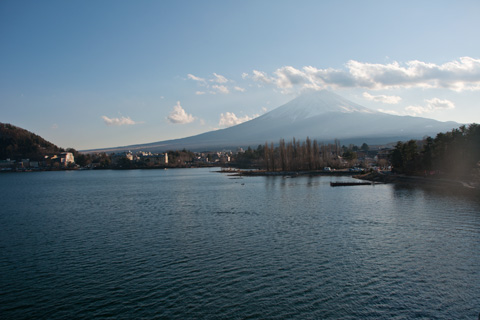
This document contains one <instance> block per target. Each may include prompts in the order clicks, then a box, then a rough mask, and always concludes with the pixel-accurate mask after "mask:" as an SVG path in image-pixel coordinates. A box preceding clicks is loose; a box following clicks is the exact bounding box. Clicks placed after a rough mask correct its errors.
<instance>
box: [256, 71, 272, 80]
mask: <svg viewBox="0 0 480 320" xmlns="http://www.w3.org/2000/svg"><path fill="white" fill-rule="evenodd" d="M252 79H253V80H254V81H259V82H263V83H271V82H272V81H273V79H271V78H269V77H268V76H267V74H266V73H265V72H262V71H258V70H253V76H252Z"/></svg>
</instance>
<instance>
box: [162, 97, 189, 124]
mask: <svg viewBox="0 0 480 320" xmlns="http://www.w3.org/2000/svg"><path fill="white" fill-rule="evenodd" d="M167 119H168V121H170V122H171V123H175V124H186V123H190V122H193V120H195V118H194V117H193V116H192V115H191V114H188V113H186V112H185V110H184V109H183V108H182V106H181V105H180V101H177V105H176V106H174V107H173V110H172V112H170V114H169V115H168V117H167Z"/></svg>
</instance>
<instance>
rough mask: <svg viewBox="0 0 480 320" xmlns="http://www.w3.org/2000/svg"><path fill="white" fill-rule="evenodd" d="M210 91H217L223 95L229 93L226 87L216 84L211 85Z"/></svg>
mask: <svg viewBox="0 0 480 320" xmlns="http://www.w3.org/2000/svg"><path fill="white" fill-rule="evenodd" d="M212 89H214V90H217V91H218V92H220V93H224V94H227V93H229V92H230V91H229V90H228V88H227V87H225V86H221V85H218V84H215V85H213V86H212Z"/></svg>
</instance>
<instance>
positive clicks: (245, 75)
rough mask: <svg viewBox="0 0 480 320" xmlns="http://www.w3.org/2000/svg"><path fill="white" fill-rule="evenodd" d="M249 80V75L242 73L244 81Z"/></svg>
mask: <svg viewBox="0 0 480 320" xmlns="http://www.w3.org/2000/svg"><path fill="white" fill-rule="evenodd" d="M247 78H248V73H246V72H244V73H242V79H243V80H245V79H247Z"/></svg>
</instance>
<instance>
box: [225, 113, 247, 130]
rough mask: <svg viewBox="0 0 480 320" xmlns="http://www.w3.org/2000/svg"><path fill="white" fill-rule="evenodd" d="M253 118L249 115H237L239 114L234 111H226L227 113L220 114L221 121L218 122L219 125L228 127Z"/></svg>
mask: <svg viewBox="0 0 480 320" xmlns="http://www.w3.org/2000/svg"><path fill="white" fill-rule="evenodd" d="M254 117H255V116H254ZM252 119H253V118H250V117H249V116H244V117H237V115H235V113H233V112H225V114H223V113H222V114H220V121H219V122H218V125H219V126H220V127H224V128H227V127H231V126H235V125H237V124H240V123H243V122H245V121H248V120H252Z"/></svg>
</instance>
